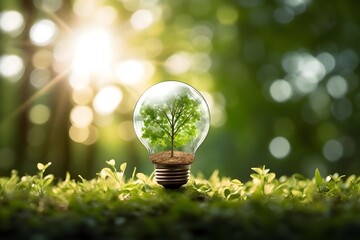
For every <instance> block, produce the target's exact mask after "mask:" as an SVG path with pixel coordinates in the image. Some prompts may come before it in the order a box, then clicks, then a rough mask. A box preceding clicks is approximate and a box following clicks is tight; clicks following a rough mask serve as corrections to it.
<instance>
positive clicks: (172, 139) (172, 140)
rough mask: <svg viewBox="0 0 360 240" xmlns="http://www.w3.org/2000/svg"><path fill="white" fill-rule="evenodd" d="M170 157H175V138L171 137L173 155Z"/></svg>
mask: <svg viewBox="0 0 360 240" xmlns="http://www.w3.org/2000/svg"><path fill="white" fill-rule="evenodd" d="M170 157H174V137H171V155H170Z"/></svg>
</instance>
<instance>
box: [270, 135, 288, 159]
mask: <svg viewBox="0 0 360 240" xmlns="http://www.w3.org/2000/svg"><path fill="white" fill-rule="evenodd" d="M269 150H270V153H271V155H273V156H274V157H275V158H278V159H282V158H285V157H286V156H288V155H289V153H290V150H291V146H290V143H289V141H288V140H287V139H286V138H284V137H281V136H278V137H275V138H273V139H272V140H271V142H270V144H269Z"/></svg>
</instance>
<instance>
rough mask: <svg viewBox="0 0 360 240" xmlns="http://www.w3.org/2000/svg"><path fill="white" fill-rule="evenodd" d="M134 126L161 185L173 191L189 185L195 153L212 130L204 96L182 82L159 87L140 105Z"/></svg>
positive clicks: (135, 111)
mask: <svg viewBox="0 0 360 240" xmlns="http://www.w3.org/2000/svg"><path fill="white" fill-rule="evenodd" d="M133 123H134V128H135V132H136V135H137V137H138V138H139V140H140V141H141V142H142V144H143V145H144V146H145V147H146V148H147V150H148V153H149V158H150V160H151V162H152V163H153V164H154V166H155V179H156V181H157V183H158V184H161V185H163V186H164V187H165V188H169V189H171V188H173V189H176V188H179V187H181V186H182V185H184V184H186V183H187V181H188V179H189V175H190V164H191V163H192V162H193V161H194V158H195V152H196V150H197V149H198V147H199V146H200V144H201V143H202V142H203V141H204V139H205V137H206V135H207V133H208V131H209V127H210V112H209V107H208V105H207V103H206V101H205V99H204V98H203V96H201V94H200V93H199V92H198V91H197V90H196V89H195V88H193V87H191V86H189V85H187V84H185V83H182V82H178V81H165V82H161V83H158V84H155V85H154V86H152V87H150V88H149V89H148V90H146V91H145V92H144V93H143V94H142V96H141V97H140V98H139V100H138V102H137V103H136V106H135V110H134V116H133Z"/></svg>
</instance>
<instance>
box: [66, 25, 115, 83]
mask: <svg viewBox="0 0 360 240" xmlns="http://www.w3.org/2000/svg"><path fill="white" fill-rule="evenodd" d="M111 48H112V41H111V36H110V33H109V32H107V31H105V30H101V29H88V30H84V31H82V32H80V33H79V34H78V36H77V37H76V39H75V49H74V59H73V64H72V68H73V73H75V74H76V75H79V76H84V75H85V76H86V75H91V74H99V75H100V74H105V73H108V72H109V67H110V63H111V60H112V55H111V52H112V50H111Z"/></svg>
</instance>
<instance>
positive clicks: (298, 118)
mask: <svg viewBox="0 0 360 240" xmlns="http://www.w3.org/2000/svg"><path fill="white" fill-rule="evenodd" d="M0 4H1V9H0V32H1V44H0V49H1V50H0V175H9V173H10V171H11V169H17V170H18V171H19V172H20V173H21V174H33V173H35V172H36V171H37V170H36V163H37V162H49V161H51V162H52V167H51V168H50V169H49V172H52V173H54V174H55V175H56V176H57V177H64V175H65V173H66V172H67V171H69V172H70V173H71V175H72V176H74V177H76V176H77V175H78V174H81V175H82V176H83V177H86V178H91V177H94V176H95V173H96V172H98V171H99V170H100V169H101V168H102V167H103V166H105V161H107V160H110V159H115V160H116V162H117V164H118V165H119V164H120V163H122V162H127V163H128V167H129V172H131V171H132V169H133V167H136V168H137V169H138V171H142V172H145V173H147V174H150V173H151V172H152V171H153V166H152V164H151V162H150V161H149V160H148V156H147V151H146V149H145V148H144V147H143V146H142V145H141V143H140V141H139V140H138V139H137V138H136V137H135V134H134V130H133V125H132V113H133V109H134V106H135V104H136V101H137V99H138V98H139V97H140V95H141V94H142V93H143V92H144V91H145V90H146V89H147V88H148V87H150V86H151V85H153V84H155V83H157V82H161V81H164V80H170V79H171V80H172V79H174V80H180V81H183V82H185V83H188V84H191V85H192V86H194V87H195V88H197V89H198V90H199V91H200V92H201V93H202V94H203V95H204V97H205V98H206V99H207V101H208V104H209V106H210V110H211V117H212V123H211V128H210V132H209V134H208V137H207V139H206V140H205V142H204V143H203V144H202V146H200V148H199V150H198V151H197V155H196V159H195V162H194V163H193V164H192V173H195V174H196V173H199V172H202V173H204V175H205V176H209V174H210V173H211V172H212V171H213V170H214V169H219V170H220V174H221V175H222V176H230V177H236V178H240V179H244V180H245V178H248V176H249V173H250V172H251V170H250V168H251V167H256V166H260V165H264V164H265V165H266V166H267V167H269V168H271V170H273V171H275V172H276V173H277V174H278V175H282V174H286V175H290V174H293V173H295V172H298V173H301V174H304V175H305V176H313V172H314V169H315V168H319V169H320V171H321V172H322V173H324V174H327V173H334V172H339V173H340V174H351V173H357V174H359V173H360V125H359V123H360V111H359V109H360V91H359V77H358V76H359V73H360V68H359V53H360V14H359V9H360V1H355V0H334V1H315V0H276V1H275V0H274V1H265V0H234V1H220V0H215V1H207V0H189V1H185V0H177V1H162V0H71V1H65V0H33V1H32V0H1V3H0Z"/></svg>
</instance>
